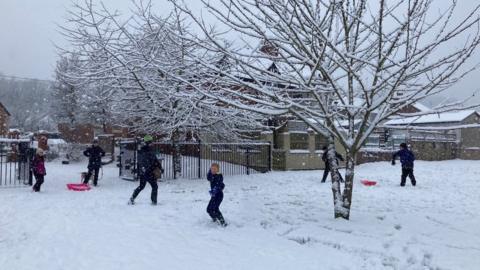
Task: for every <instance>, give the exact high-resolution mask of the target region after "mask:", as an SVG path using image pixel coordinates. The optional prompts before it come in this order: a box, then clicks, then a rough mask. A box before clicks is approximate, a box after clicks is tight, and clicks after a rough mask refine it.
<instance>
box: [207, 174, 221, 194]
mask: <svg viewBox="0 0 480 270" xmlns="http://www.w3.org/2000/svg"><path fill="white" fill-rule="evenodd" d="M207 180H208V182H210V192H212V193H213V194H212V195H216V194H217V193H218V192H221V191H223V189H224V188H225V184H224V183H223V175H222V174H221V173H217V174H213V173H212V172H211V171H210V170H209V171H208V173H207Z"/></svg>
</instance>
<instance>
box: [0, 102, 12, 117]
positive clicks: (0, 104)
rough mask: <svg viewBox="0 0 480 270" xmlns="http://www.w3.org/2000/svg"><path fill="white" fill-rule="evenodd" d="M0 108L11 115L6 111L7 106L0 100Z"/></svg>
mask: <svg viewBox="0 0 480 270" xmlns="http://www.w3.org/2000/svg"><path fill="white" fill-rule="evenodd" d="M0 109H3V110H4V111H5V112H6V113H7V114H8V116H12V115H11V114H10V112H8V110H7V108H6V107H5V106H3V104H2V102H0Z"/></svg>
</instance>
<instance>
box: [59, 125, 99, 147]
mask: <svg viewBox="0 0 480 270" xmlns="http://www.w3.org/2000/svg"><path fill="white" fill-rule="evenodd" d="M58 131H59V132H60V134H61V135H62V138H63V139H64V140H65V141H66V142H71V143H81V144H88V143H91V142H92V141H93V138H94V136H95V130H94V127H93V125H91V124H78V125H74V126H73V127H72V126H71V125H69V124H59V125H58Z"/></svg>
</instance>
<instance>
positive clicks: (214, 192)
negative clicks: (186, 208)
mask: <svg viewBox="0 0 480 270" xmlns="http://www.w3.org/2000/svg"><path fill="white" fill-rule="evenodd" d="M207 180H208V181H209V182H210V196H211V198H210V202H209V203H208V206H207V213H208V214H209V215H210V217H211V218H212V220H213V222H219V223H220V225H222V226H224V227H225V226H227V223H226V222H225V219H224V218H223V215H222V212H220V204H221V203H222V201H223V189H224V188H225V184H224V183H223V175H222V174H221V173H220V165H218V163H213V164H212V165H211V167H210V170H209V171H208V174H207Z"/></svg>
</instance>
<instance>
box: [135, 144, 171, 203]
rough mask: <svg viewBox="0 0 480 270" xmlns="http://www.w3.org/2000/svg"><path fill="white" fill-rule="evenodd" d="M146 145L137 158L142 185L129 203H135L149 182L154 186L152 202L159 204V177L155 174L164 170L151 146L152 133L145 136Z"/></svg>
mask: <svg viewBox="0 0 480 270" xmlns="http://www.w3.org/2000/svg"><path fill="white" fill-rule="evenodd" d="M143 142H144V145H143V146H142V148H141V149H140V150H139V151H138V158H137V169H138V177H139V179H140V185H139V186H138V187H137V188H136V189H135V190H134V191H133V194H132V197H130V200H129V202H128V203H129V204H132V205H133V204H135V198H137V196H138V194H140V192H141V191H142V190H143V189H144V188H145V186H146V185H147V183H149V184H150V186H151V187H152V194H151V200H152V204H153V205H156V204H157V193H158V184H157V177H156V176H155V174H156V173H155V171H156V170H160V172H162V171H163V169H162V165H161V164H160V162H159V161H158V159H157V156H156V155H155V152H154V151H153V148H152V147H151V143H152V142H153V137H152V136H150V135H146V136H145V137H144V138H143Z"/></svg>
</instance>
